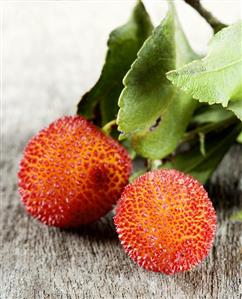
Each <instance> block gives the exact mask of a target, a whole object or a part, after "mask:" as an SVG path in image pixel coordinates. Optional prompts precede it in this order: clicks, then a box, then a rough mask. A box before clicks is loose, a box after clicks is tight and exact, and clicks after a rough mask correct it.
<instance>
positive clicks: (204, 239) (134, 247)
mask: <svg viewBox="0 0 242 299" xmlns="http://www.w3.org/2000/svg"><path fill="white" fill-rule="evenodd" d="M114 222H115V225H116V228H117V232H118V235H119V239H120V241H121V244H122V245H123V247H124V249H125V251H126V252H127V253H128V254H129V256H130V257H131V259H133V260H134V261H135V262H137V263H138V264H139V265H140V266H142V267H144V268H145V269H147V270H151V271H155V272H162V273H165V274H174V273H177V272H183V271H186V270H190V269H191V268H193V267H194V266H195V265H197V264H199V263H200V262H201V261H202V260H203V259H204V258H205V257H206V256H207V255H208V252H209V250H210V248H211V247H212V243H213V239H214V235H215V230H216V213H215V210H214V208H213V206H212V203H211V201H210V200H209V198H208V195H207V192H206V191H205V189H204V188H203V186H202V185H201V184H200V183H199V182H198V181H197V180H195V179H194V178H192V177H191V176H188V175H185V174H183V173H181V172H179V171H176V170H156V171H152V172H148V173H146V174H145V175H143V176H141V177H139V178H138V179H136V180H135V181H134V182H133V183H132V184H130V185H128V186H127V187H126V188H125V189H124V192H123V193H122V196H121V199H120V200H119V201H118V204H117V208H116V216H115V218H114Z"/></svg>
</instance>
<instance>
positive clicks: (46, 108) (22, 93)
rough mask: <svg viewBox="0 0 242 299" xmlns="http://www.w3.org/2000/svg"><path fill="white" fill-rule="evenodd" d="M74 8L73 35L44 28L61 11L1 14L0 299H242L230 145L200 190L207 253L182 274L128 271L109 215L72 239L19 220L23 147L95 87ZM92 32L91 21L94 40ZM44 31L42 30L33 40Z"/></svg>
mask: <svg viewBox="0 0 242 299" xmlns="http://www.w3.org/2000/svg"><path fill="white" fill-rule="evenodd" d="M55 9H56V7H55ZM75 9H76V8H74V9H73V10H71V14H72V15H73V16H74V17H73V19H75V20H76V21H75V22H76V23H75V25H76V27H74V26H73V28H75V29H73V30H74V31H72V32H71V34H72V35H71V34H70V31H68V30H66V31H65V26H60V25H58V26H59V27H58V26H57V25H56V23H55V24H53V23H51V18H52V16H53V15H55V14H56V16H57V17H56V19H55V22H57V24H59V23H60V24H61V22H62V20H63V18H64V17H65V16H66V15H65V13H66V12H64V10H54V9H53V10H51V9H50V10H47V11H46V10H45V9H42V10H41V8H38V9H37V8H36V7H34V8H30V7H28V9H27V11H26V7H25V8H22V9H20V10H17V9H16V8H11V9H8V10H7V11H5V14H4V17H5V19H4V24H5V25H4V41H5V48H4V82H3V98H4V101H3V128H2V144H3V155H2V159H1V175H2V178H1V179H2V185H1V192H2V193H1V218H0V223H1V231H0V242H1V243H0V244H1V249H0V251H1V257H0V259H1V260H0V265H1V276H0V298H1V299H14V298H18V299H25V298H26V299H42V298H44V299H46V298H51V299H56V298H58V299H59V298H63V299H64V298H65V299H67V298H68V299H70V298H85V299H89V298H90V299H93V298H94V299H96V298H97V299H98V298H105V299H109V298H115V299H119V298H120V299H121V298H127V299H135V298H141V299H142V298H144V299H146V298H168V299H169V298H171V299H173V298H174V299H177V298H178V299H183V298H184V299H185V298H186V299H187V298H194V299H205V298H206V299H210V298H218V299H228V298H229V299H233V298H234V299H236V298H241V293H242V292H241V291H242V290H241V276H242V275H241V274H242V273H241V254H242V248H241V237H242V236H241V231H242V224H241V223H233V222H231V221H230V220H229V216H230V215H231V213H232V212H233V211H235V210H236V209H238V208H239V207H241V205H242V147H241V146H239V145H235V146H234V147H233V148H232V149H231V150H230V152H229V154H228V155H227V156H226V157H225V158H224V160H223V163H222V164H221V165H220V167H219V169H218V170H217V172H216V173H215V175H214V176H213V178H212V180H211V183H210V184H209V186H208V187H207V188H208V190H209V193H210V196H211V198H212V200H213V202H214V204H215V207H216V210H217V214H218V229H217V234H216V240H215V246H214V247H213V249H212V251H211V253H210V255H209V257H208V258H207V259H206V261H205V262H204V263H202V264H201V265H200V266H199V267H198V268H196V269H194V270H193V271H191V272H187V273H184V274H179V275H175V276H164V275H161V274H157V273H152V272H147V271H145V270H143V269H141V268H139V267H137V266H136V265H135V264H134V263H132V262H131V261H130V259H129V258H128V257H127V256H126V255H125V253H124V252H123V250H122V248H121V245H120V244H119V242H118V239H117V235H116V233H115V230H114V226H113V221H112V213H110V214H109V215H108V216H107V217H105V218H103V219H102V220H101V221H100V222H97V223H95V224H93V225H90V226H88V227H85V228H82V229H80V230H79V231H73V230H72V231H63V230H59V229H55V228H49V227H47V226H45V225H42V224H40V223H39V222H37V221H36V220H33V219H32V218H30V217H29V216H28V215H27V214H26V212H25V211H24V208H23V207H22V205H21V204H20V200H19V196H18V194H17V183H16V182H17V179H16V173H17V169H18V162H19V159H20V157H21V154H22V150H23V148H24V145H25V144H26V142H27V141H28V139H29V138H30V137H31V136H32V135H33V134H34V133H35V132H37V131H38V130H39V129H40V128H41V127H42V126H44V125H47V124H48V123H49V122H51V121H52V120H54V119H55V118H57V117H58V116H61V115H63V114H65V113H70V112H72V113H73V111H74V109H73V110H71V109H72V108H70V107H75V104H76V103H77V100H78V97H79V95H80V94H81V93H82V92H83V91H84V90H85V89H86V87H87V85H88V84H90V82H94V81H95V78H94V77H95V74H97V67H96V64H95V63H99V65H100V66H101V63H102V55H101V54H100V53H99V52H98V51H103V52H102V53H104V50H105V47H103V48H101V50H100V48H99V49H96V47H95V49H94V48H93V47H92V48H91V46H92V45H93V42H92V41H90V45H89V46H87V47H83V45H82V43H81V41H78V39H77V38H76V37H77V34H79V32H83V30H84V29H83V28H84V27H83V26H84V25H83V24H80V25H79V23H78V20H79V16H78V17H77V14H78V13H79V12H77V13H76V15H75ZM40 16H41V17H40ZM97 18H98V14H97ZM46 20H47V21H46ZM58 20H59V23H58ZM34 21H36V23H35V22H34ZM31 22H32V23H31ZM44 22H47V23H44ZM48 22H49V23H48ZM73 22H74V21H73ZM101 23H102V20H101V19H100V20H99V21H97V25H95V26H96V27H95V26H94V29H93V31H94V32H95V30H96V31H97V30H98V26H99V25H98V24H101ZM33 24H34V28H35V29H34V30H33V32H32V31H31V29H30V28H31V26H32V25H33ZM47 25H48V26H49V27H48V26H47ZM45 26H47V27H45ZM56 26H57V27H56ZM78 26H79V27H78ZM43 28H47V29H45V30H46V32H45V33H46V34H45V35H43V36H42V35H41V34H42V33H41V32H42V31H43V30H44V29H43ZM50 28H51V30H52V31H51V30H50V31H48V30H49V29H50ZM90 30H91V29H90ZM108 30H109V28H108ZM49 32H52V33H49ZM47 33H48V34H49V35H48V34H47ZM55 39H56V40H55ZM97 39H98V37H97ZM99 42H100V44H101V41H99ZM41 45H45V47H46V48H45V49H43V47H41ZM49 45H50V46H49ZM60 45H61V47H60ZM100 47H101V46H100ZM97 48H98V47H97ZM63 49H65V50H63ZM90 49H92V51H94V52H91V53H92V55H93V56H92V57H95V55H97V56H98V57H99V58H98V59H97V60H96V62H95V59H94V58H93V59H94V63H91V62H90V61H89V62H88V61H86V60H85V58H83V57H89V56H90ZM58 53H60V54H58ZM92 65H94V66H93V67H92ZM6 66H8V67H6ZM60 66H61V67H60ZM83 72H84V74H85V76H83ZM79 78H81V79H79Z"/></svg>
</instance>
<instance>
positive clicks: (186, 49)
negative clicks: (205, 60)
mask: <svg viewBox="0 0 242 299" xmlns="http://www.w3.org/2000/svg"><path fill="white" fill-rule="evenodd" d="M194 58H195V54H194V53H193V51H192V49H191V48H190V46H189V45H188V43H187V40H186V38H185V36H184V34H183V32H182V30H181V28H180V25H179V23H178V21H177V18H176V16H175V12H174V9H173V8H171V9H170V10H169V12H168V14H167V16H166V18H165V19H164V20H163V21H162V23H161V24H160V25H159V26H158V27H157V28H156V29H155V30H154V31H153V33H152V35H151V36H150V37H149V38H148V39H147V40H146V41H145V43H144V44H143V46H142V48H141V49H140V51H139V52H138V57H137V59H136V60H135V62H134V63H133V64H132V67H131V69H130V70H129V72H128V73H127V75H126V76H125V79H124V85H125V88H124V90H123V91H122V94H121V96H120V98H119V107H120V110H119V113H118V118H117V123H118V126H119V127H118V129H119V131H121V132H122V134H121V138H122V137H123V138H125V137H127V136H130V135H131V137H132V143H133V146H134V148H135V150H136V152H137V153H138V154H140V155H141V156H143V157H146V158H149V159H153V160H156V159H161V158H163V157H165V156H166V155H168V154H170V153H171V152H172V151H174V149H175V148H176V146H177V144H178V142H179V140H180V138H181V137H182V135H183V133H184V131H185V129H186V127H187V125H188V122H189V120H190V118H191V115H192V112H193V110H194V108H195V105H196V103H195V101H194V100H193V99H191V97H190V96H187V95H186V94H185V93H183V92H182V91H180V90H178V89H177V88H174V87H173V86H172V84H171V83H170V82H169V81H168V80H167V78H166V73H167V72H168V71H169V70H171V69H174V68H176V67H178V66H181V65H182V64H185V63H187V62H188V61H191V60H192V59H194Z"/></svg>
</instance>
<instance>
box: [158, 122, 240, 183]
mask: <svg viewBox="0 0 242 299" xmlns="http://www.w3.org/2000/svg"><path fill="white" fill-rule="evenodd" d="M241 129H242V124H241V123H239V124H237V125H233V126H230V127H229V128H227V129H225V130H223V131H221V132H219V133H216V134H214V133H213V134H211V135H210V136H208V137H206V153H205V155H203V154H202V153H201V151H200V145H199V143H197V144H195V145H194V146H193V147H192V148H190V149H189V150H188V151H186V152H183V153H180V154H177V155H176V156H175V157H173V158H172V160H171V161H168V162H166V163H165V164H163V165H162V167H161V168H175V169H177V170H180V171H183V172H185V173H188V174H190V175H192V176H193V177H195V178H196V179H197V180H199V181H200V182H201V183H203V184H205V183H206V181H207V180H208V178H209V177H210V176H211V174H212V173H213V171H214V170H215V169H216V168H217V166H218V164H219V163H220V161H221V160H222V159H223V157H224V155H225V154H226V152H227V151H228V150H229V148H230V146H231V145H232V144H233V143H234V141H235V140H236V137H237V136H238V133H239V132H240V130H241Z"/></svg>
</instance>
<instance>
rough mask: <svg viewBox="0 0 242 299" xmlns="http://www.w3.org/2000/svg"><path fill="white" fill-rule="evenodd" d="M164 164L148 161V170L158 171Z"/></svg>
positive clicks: (157, 161)
mask: <svg viewBox="0 0 242 299" xmlns="http://www.w3.org/2000/svg"><path fill="white" fill-rule="evenodd" d="M161 164H162V161H161V160H151V159H147V170H148V171H150V170H154V169H158V168H159V167H160V166H161Z"/></svg>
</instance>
